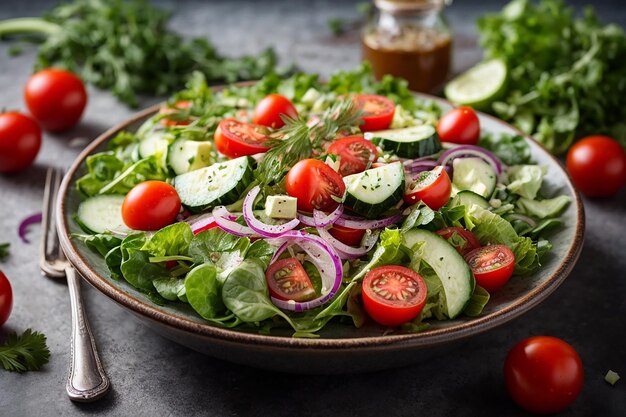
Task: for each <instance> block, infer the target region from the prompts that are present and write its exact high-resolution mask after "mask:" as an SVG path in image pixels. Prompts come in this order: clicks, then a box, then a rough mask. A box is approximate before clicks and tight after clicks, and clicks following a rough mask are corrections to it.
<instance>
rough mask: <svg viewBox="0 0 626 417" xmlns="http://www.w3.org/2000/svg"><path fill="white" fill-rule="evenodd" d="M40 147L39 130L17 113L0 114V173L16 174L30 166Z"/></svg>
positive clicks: (30, 120) (33, 122)
mask: <svg viewBox="0 0 626 417" xmlns="http://www.w3.org/2000/svg"><path fill="white" fill-rule="evenodd" d="M40 147H41V129H40V128H39V125H37V123H35V121H34V120H33V119H31V118H30V117H28V116H25V115H23V114H22V113H18V112H8V113H0V172H17V171H20V170H22V169H24V168H26V167H28V166H30V165H31V164H32V163H33V161H34V160H35V158H36V157H37V154H38V153H39V148H40Z"/></svg>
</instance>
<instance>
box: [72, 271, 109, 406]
mask: <svg viewBox="0 0 626 417" xmlns="http://www.w3.org/2000/svg"><path fill="white" fill-rule="evenodd" d="M65 275H66V277H67V284H68V287H69V292H70V304H71V306H72V338H71V341H70V345H71V346H70V347H71V348H70V369H69V375H68V377H67V386H66V388H67V394H68V395H69V397H70V399H71V400H72V401H80V402H89V401H95V400H97V399H98V398H100V397H102V396H104V395H105V394H106V393H107V392H108V391H109V388H110V387H111V383H110V381H109V378H108V377H107V376H106V373H105V372H104V368H103V367H102V361H101V360H100V357H99V356H98V351H97V350H96V341H95V339H94V337H93V334H92V332H91V327H90V326H89V321H88V320H87V315H86V314H85V308H84V306H83V299H82V297H81V294H80V278H79V276H78V274H77V273H76V270H74V268H73V267H71V266H68V267H67V268H65Z"/></svg>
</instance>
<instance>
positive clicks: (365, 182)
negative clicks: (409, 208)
mask: <svg viewBox="0 0 626 417" xmlns="http://www.w3.org/2000/svg"><path fill="white" fill-rule="evenodd" d="M343 182H344V183H345V184H346V198H345V205H346V206H347V207H350V208H351V209H352V210H353V211H354V212H356V213H358V214H360V215H362V216H365V217H366V218H368V219H375V218H376V217H378V215H380V214H381V213H383V212H384V211H386V210H388V209H390V208H391V207H393V206H395V205H396V204H397V203H398V202H399V201H401V200H402V197H403V196H404V169H403V167H402V163H400V162H394V163H392V164H387V165H383V166H381V167H378V168H373V169H368V170H366V171H363V172H360V173H358V174H353V175H348V176H347V177H344V178H343Z"/></svg>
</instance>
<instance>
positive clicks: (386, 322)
mask: <svg viewBox="0 0 626 417" xmlns="http://www.w3.org/2000/svg"><path fill="white" fill-rule="evenodd" d="M362 286H363V288H362V289H363V306H364V307H365V311H366V312H367V314H368V315H369V316H370V317H371V318H372V319H374V321H376V322H377V323H379V324H382V325H383V326H389V327H396V326H399V325H401V324H403V323H406V322H408V321H410V320H413V319H414V318H416V317H417V316H418V315H419V314H420V313H421V311H422V309H423V308H424V305H426V292H427V288H426V283H425V282H424V280H423V279H422V277H421V276H420V275H419V274H418V273H417V272H415V271H413V270H412V269H409V268H405V267H403V266H382V267H378V268H374V269H372V270H371V271H370V272H368V273H367V275H365V278H364V279H363V284H362Z"/></svg>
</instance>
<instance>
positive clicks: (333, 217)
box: [313, 204, 343, 227]
mask: <svg viewBox="0 0 626 417" xmlns="http://www.w3.org/2000/svg"><path fill="white" fill-rule="evenodd" d="M342 214H343V204H339V205H338V206H337V208H336V209H335V210H333V211H332V212H331V213H330V214H328V215H327V214H326V213H324V212H323V211H320V210H315V209H314V210H313V223H314V224H315V226H316V227H326V226H330V225H331V224H333V223H335V222H336V221H337V219H338V218H339V217H341V215H342Z"/></svg>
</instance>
